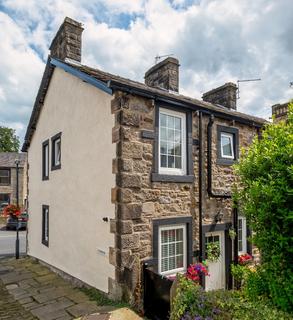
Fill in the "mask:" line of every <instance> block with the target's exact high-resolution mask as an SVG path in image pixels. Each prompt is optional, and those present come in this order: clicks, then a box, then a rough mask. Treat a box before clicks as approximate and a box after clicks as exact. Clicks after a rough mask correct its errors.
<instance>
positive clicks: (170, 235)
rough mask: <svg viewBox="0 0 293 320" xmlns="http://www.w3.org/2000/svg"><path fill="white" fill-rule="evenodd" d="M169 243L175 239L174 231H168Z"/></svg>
mask: <svg viewBox="0 0 293 320" xmlns="http://www.w3.org/2000/svg"><path fill="white" fill-rule="evenodd" d="M168 233H169V242H173V241H175V239H176V230H169V231H168Z"/></svg>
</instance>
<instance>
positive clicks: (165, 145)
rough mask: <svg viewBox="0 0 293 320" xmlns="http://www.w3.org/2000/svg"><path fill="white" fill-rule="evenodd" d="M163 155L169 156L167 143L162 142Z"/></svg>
mask: <svg viewBox="0 0 293 320" xmlns="http://www.w3.org/2000/svg"><path fill="white" fill-rule="evenodd" d="M160 147H161V154H167V142H165V141H161V146H160Z"/></svg>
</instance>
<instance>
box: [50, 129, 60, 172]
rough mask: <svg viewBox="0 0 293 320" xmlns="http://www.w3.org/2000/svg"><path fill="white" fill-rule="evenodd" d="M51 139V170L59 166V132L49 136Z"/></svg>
mask: <svg viewBox="0 0 293 320" xmlns="http://www.w3.org/2000/svg"><path fill="white" fill-rule="evenodd" d="M51 141H52V161H51V162H52V164H51V170H56V169H60V168H61V132H60V133H58V134H56V135H55V136H54V137H52V138H51Z"/></svg>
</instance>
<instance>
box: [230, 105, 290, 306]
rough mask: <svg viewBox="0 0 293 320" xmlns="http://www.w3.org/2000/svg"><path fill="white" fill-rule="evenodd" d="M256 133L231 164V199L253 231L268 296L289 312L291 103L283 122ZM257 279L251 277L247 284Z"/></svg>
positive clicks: (257, 281)
mask: <svg viewBox="0 0 293 320" xmlns="http://www.w3.org/2000/svg"><path fill="white" fill-rule="evenodd" d="M262 135H263V137H262V139H260V140H258V139H255V140H254V141H253V143H252V145H251V146H250V148H249V150H248V151H246V152H245V153H243V156H242V157H241V159H240V162H239V164H238V165H236V166H235V169H236V173H237V174H238V177H239V181H240V184H239V186H238V190H237V191H236V192H235V194H234V201H235V203H238V205H239V207H240V208H241V211H242V212H243V213H244V214H245V215H246V217H247V219H248V222H249V224H250V226H251V228H252V230H253V231H254V236H253V242H254V243H255V245H256V246H257V247H258V248H259V250H260V253H261V262H262V270H263V272H264V273H265V277H262V278H263V279H266V284H267V288H268V290H269V295H270V297H271V299H272V300H273V302H274V303H275V304H276V305H277V306H278V307H280V308H281V309H283V310H287V311H293V268H292V265H293V235H292V230H293V105H292V104H291V105H290V106H289V117H288V122H287V123H285V122H280V123H277V124H269V125H267V126H266V127H265V129H264V131H263V134H262ZM257 283H259V279H258V278H257V277H253V276H252V277H251V279H250V280H249V284H247V286H249V285H251V286H253V287H256V286H257ZM253 290H254V289H253V288H251V289H250V291H249V288H248V292H249V293H248V294H250V293H251V292H252V291H253ZM252 295H254V294H252Z"/></svg>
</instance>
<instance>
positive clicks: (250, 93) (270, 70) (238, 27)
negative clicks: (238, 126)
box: [0, 0, 293, 138]
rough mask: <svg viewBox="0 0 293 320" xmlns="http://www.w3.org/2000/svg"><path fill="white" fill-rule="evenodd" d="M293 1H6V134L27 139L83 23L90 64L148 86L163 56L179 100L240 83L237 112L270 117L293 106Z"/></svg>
mask: <svg viewBox="0 0 293 320" xmlns="http://www.w3.org/2000/svg"><path fill="white" fill-rule="evenodd" d="M292 12H293V1H291V0H280V1H275V0H255V1H252V0H251V1H248V0H238V1H235V0H202V1H200V0H196V1H192V0H170V1H168V0H92V1H87V0H63V1H58V0H47V1H38V0H0V37H1V43H0V70H1V72H0V125H6V126H10V127H13V128H15V129H16V131H17V134H18V135H19V136H20V137H21V138H23V136H24V133H25V130H26V126H27V123H28V120H29V117H30V113H31V109H32V106H33V103H34V99H35V96H36V92H37V90H38V86H39V84H40V79H41V76H42V73H43V70H44V63H45V60H46V58H47V55H48V53H49V52H48V47H49V45H50V42H51V40H52V38H53V36H54V34H55V33H56V31H57V29H58V27H59V25H60V24H61V23H62V21H63V19H64V17H65V16H69V17H71V18H73V19H76V20H78V21H80V22H82V23H83V24H84V28H85V30H84V32H83V53H82V63H84V64H87V65H91V66H95V67H98V68H100V69H102V70H105V71H108V72H112V73H114V74H119V75H121V76H124V77H128V78H131V79H134V80H138V81H143V76H144V73H145V71H146V70H147V69H148V68H149V67H151V66H152V65H153V63H154V58H155V56H156V55H158V54H159V55H164V54H170V53H172V54H174V55H175V56H176V57H177V58H178V59H179V61H180V64H181V66H180V92H181V93H182V94H186V95H189V96H192V97H195V98H201V96H202V94H203V93H204V92H206V91H208V90H210V89H212V88H215V87H217V86H220V85H222V84H224V83H225V82H229V81H232V82H236V81H237V80H239V79H250V78H261V79H262V81H260V82H255V83H253V82H252V83H244V84H241V88H240V89H241V92H240V99H239V100H238V110H239V111H242V112H246V113H249V114H253V115H256V116H261V117H265V118H267V119H268V118H269V117H270V115H271V105H273V104H275V103H279V102H285V101H287V100H289V99H290V98H292V96H293V88H290V87H289V83H290V82H291V81H293V63H292V62H293V40H292V34H293V19H292V16H291V15H292Z"/></svg>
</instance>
